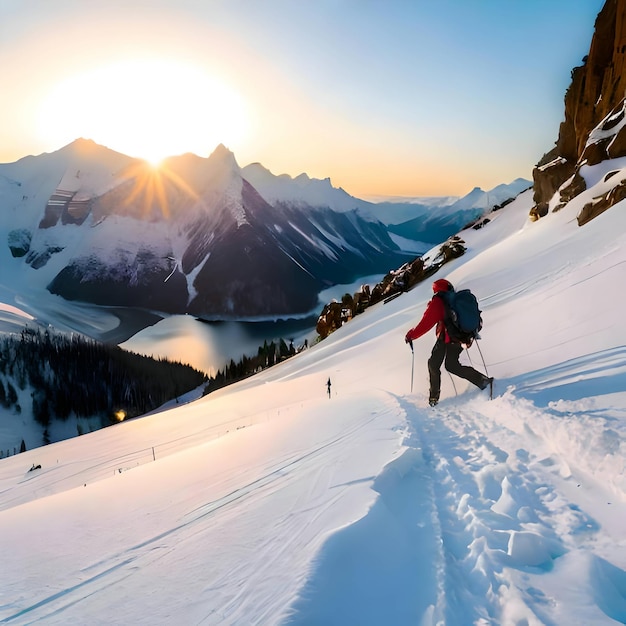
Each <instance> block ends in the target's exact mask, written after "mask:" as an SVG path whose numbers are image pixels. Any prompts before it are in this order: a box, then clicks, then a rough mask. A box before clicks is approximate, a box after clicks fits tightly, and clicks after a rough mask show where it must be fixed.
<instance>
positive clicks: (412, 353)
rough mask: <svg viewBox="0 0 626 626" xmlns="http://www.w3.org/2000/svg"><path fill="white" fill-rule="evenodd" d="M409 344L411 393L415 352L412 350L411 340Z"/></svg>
mask: <svg viewBox="0 0 626 626" xmlns="http://www.w3.org/2000/svg"><path fill="white" fill-rule="evenodd" d="M409 346H411V393H413V372H414V370H415V352H413V342H412V341H409Z"/></svg>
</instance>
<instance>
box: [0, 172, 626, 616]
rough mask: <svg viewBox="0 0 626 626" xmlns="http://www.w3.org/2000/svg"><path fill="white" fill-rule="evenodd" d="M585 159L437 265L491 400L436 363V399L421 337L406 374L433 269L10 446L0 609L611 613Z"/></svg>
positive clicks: (607, 224)
mask: <svg viewBox="0 0 626 626" xmlns="http://www.w3.org/2000/svg"><path fill="white" fill-rule="evenodd" d="M618 165H619V167H618ZM609 166H612V167H613V169H619V168H622V164H615V163H614V164H609ZM603 167H604V166H603ZM619 173H621V174H622V175H624V174H626V170H624V169H619ZM585 175H586V179H587V187H588V189H587V191H585V192H583V194H581V196H579V197H577V198H576V199H575V200H574V201H572V202H570V204H569V205H568V206H567V207H566V208H564V209H562V210H561V211H559V212H558V213H550V214H549V215H548V216H546V218H544V219H543V220H541V221H539V222H536V223H531V222H530V221H529V219H528V211H529V208H530V207H531V206H532V198H531V194H532V192H527V193H525V194H523V195H522V196H520V197H519V198H518V199H517V200H516V201H515V202H514V203H512V204H511V205H509V206H507V207H506V208H504V209H503V210H501V211H498V212H496V213H494V214H493V216H492V220H491V222H490V223H489V224H488V225H487V226H486V227H484V228H482V229H481V230H477V231H473V230H470V231H468V232H467V233H464V239H465V240H466V244H467V247H468V251H467V253H466V254H465V255H464V256H463V257H461V258H459V259H456V260H454V261H452V262H451V263H450V264H448V265H446V266H444V268H443V270H442V271H441V272H440V274H438V275H436V276H434V278H439V277H443V276H444V275H445V277H446V278H448V279H449V280H451V281H452V282H453V283H454V284H455V285H456V286H457V287H469V288H471V289H472V290H473V291H474V292H475V293H476V294H477V296H478V297H479V299H480V302H481V305H482V309H483V317H484V322H485V324H484V329H483V332H482V335H483V338H482V341H481V342H480V344H479V345H480V350H481V353H482V357H481V353H479V352H478V350H477V348H476V347H472V348H471V349H470V351H469V353H468V354H465V355H464V357H463V358H464V359H465V360H468V359H471V361H472V362H473V364H474V366H476V367H481V368H482V366H483V357H484V361H485V365H486V367H487V370H488V372H489V374H490V375H493V376H495V377H496V397H495V399H494V400H493V401H488V400H487V399H486V398H485V396H484V393H483V392H480V391H477V390H475V389H467V388H466V384H465V383H464V382H463V381H459V380H458V379H457V380H455V381H454V384H455V385H456V387H454V386H453V381H452V379H451V378H450V377H447V376H445V375H444V377H443V393H442V401H441V403H440V404H439V405H438V406H437V407H435V408H432V409H431V408H429V407H428V406H427V405H426V401H425V393H426V389H427V373H426V360H427V358H428V355H429V354H430V349H431V346H432V343H433V340H434V339H433V337H432V336H426V337H424V338H422V339H420V340H418V341H416V342H415V344H414V345H415V357H414V361H413V364H414V367H415V373H414V393H410V388H411V371H412V357H411V352H410V351H409V349H408V348H407V346H406V345H405V344H404V340H403V338H404V334H405V333H406V331H407V329H408V328H409V327H411V326H413V325H414V324H415V323H416V322H417V320H418V319H419V317H420V315H421V313H422V310H423V308H424V306H425V304H426V302H427V301H428V299H429V297H430V284H423V285H420V286H418V287H416V288H415V289H414V290H412V291H410V292H408V293H407V294H405V295H403V296H402V297H400V298H398V299H396V300H394V301H393V302H390V303H389V304H387V305H382V304H380V305H377V306H376V307H373V308H372V309H370V310H368V311H367V312H365V313H364V314H362V315H360V316H358V317H356V318H355V319H354V320H352V321H351V322H350V323H348V324H347V325H345V326H344V327H343V328H341V329H340V330H339V331H337V332H335V333H334V334H333V335H331V336H330V337H329V338H328V339H326V340H325V341H323V342H321V343H320V344H318V345H316V346H314V347H312V348H311V349H309V350H307V351H305V352H303V353H301V354H300V355H298V356H296V357H294V358H292V359H290V360H288V361H286V362H285V363H283V364H281V365H278V366H276V367H274V368H271V369H269V370H266V371H265V372H263V373H261V374H259V375H257V376H255V377H253V378H250V379H248V380H246V381H245V382H243V383H239V384H237V385H234V386H231V387H228V388H226V389H223V390H221V391H219V392H216V393H214V394H211V395H210V396H208V397H206V398H204V399H202V400H198V401H196V402H193V403H190V404H188V405H186V406H183V407H177V408H172V409H171V410H169V411H165V412H163V413H160V414H157V415H153V416H150V417H145V418H142V419H137V420H134V421H132V422H129V423H124V424H120V425H118V426H114V427H111V428H109V429H106V430H104V431H99V432H96V433H92V434H90V435H85V436H83V437H80V438H77V439H74V440H70V441H66V442H62V443H59V444H55V445H51V446H47V447H45V448H41V449H38V450H35V451H31V452H26V453H24V454H21V455H17V456H15V457H11V458H9V459H4V460H2V461H0V509H1V511H0V537H1V538H2V539H1V541H2V542H3V545H4V547H5V549H4V550H3V568H2V574H0V579H1V583H2V584H0V620H1V621H4V622H7V623H12V624H25V623H34V622H36V621H40V622H44V623H46V624H67V623H107V624H128V623H133V624H154V623H171V622H172V621H174V620H175V621H176V622H177V623H189V624H200V623H202V624H292V625H295V624H325V625H326V624H329V625H332V624H337V625H339V624H341V625H345V624H360V625H372V626H373V625H377V626H378V625H380V624H394V625H400V626H404V625H408V624H422V625H426V624H428V625H435V624H444V623H445V624H448V625H454V626H465V625H467V624H506V625H512V624H514V625H516V626H520V625H521V624H527V625H537V624H546V625H554V624H568V625H581V626H582V625H589V624H594V625H602V624H607V625H608V624H615V623H624V622H625V621H626V468H625V461H624V459H625V458H626V456H625V455H626V439H625V436H626V391H625V389H626V329H625V326H624V324H623V321H622V314H623V309H624V305H625V304H626V302H625V299H626V296H624V295H623V293H622V290H620V288H619V285H622V284H623V282H624V268H625V267H626V211H625V210H624V202H622V203H620V204H619V205H617V206H615V207H613V208H612V209H610V210H609V211H607V212H605V213H603V214H602V215H600V216H599V217H597V218H596V219H594V220H593V221H592V222H590V223H589V224H587V225H585V226H584V227H582V228H579V227H578V226H577V223H576V214H577V212H578V211H579V210H580V209H581V208H582V206H583V204H584V203H585V202H587V201H589V200H590V199H591V198H593V197H594V196H595V195H598V194H599V193H600V191H601V190H602V189H601V188H604V186H606V185H610V184H617V183H611V181H612V180H613V181H614V180H617V179H621V176H613V177H612V178H610V179H609V180H608V181H604V177H603V175H602V172H601V171H599V169H598V168H597V167H596V168H588V169H586V170H585ZM154 339H155V344H156V343H158V341H159V339H162V338H159V337H157V336H155V338H154ZM168 339H169V338H168ZM329 377H330V380H331V383H332V387H331V389H332V396H331V398H330V399H329V398H328V396H327V395H326V382H327V379H328V378H329ZM33 464H37V465H38V464H40V465H41V469H37V470H33V471H31V472H29V471H28V469H29V468H30V467H31V466H32V465H33Z"/></svg>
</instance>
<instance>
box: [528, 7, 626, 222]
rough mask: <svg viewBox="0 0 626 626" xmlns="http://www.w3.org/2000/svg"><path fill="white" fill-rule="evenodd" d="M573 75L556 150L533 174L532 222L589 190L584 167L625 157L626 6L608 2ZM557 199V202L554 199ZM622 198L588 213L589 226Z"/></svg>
mask: <svg viewBox="0 0 626 626" xmlns="http://www.w3.org/2000/svg"><path fill="white" fill-rule="evenodd" d="M583 61H584V64H583V65H582V66H580V67H576V68H574V69H573V70H572V83H571V85H570V87H569V88H568V90H567V92H566V94H565V119H564V121H563V122H562V123H561V127H560V129H559V136H558V139H557V142H556V145H555V147H554V148H553V149H552V150H551V151H550V152H548V153H547V154H546V155H545V156H544V157H543V158H542V160H541V161H540V162H539V163H538V165H537V167H536V168H535V170H534V172H533V181H534V202H535V206H534V207H533V209H532V210H531V217H533V218H535V219H538V218H540V217H543V216H544V215H546V213H547V212H548V211H549V210H550V209H551V208H552V210H558V209H559V208H562V207H563V206H564V205H565V204H566V203H567V202H569V201H570V200H571V199H572V198H574V197H575V196H577V195H578V194H580V193H581V192H582V191H584V190H585V188H586V184H585V180H584V176H583V175H582V174H581V167H584V166H585V165H596V164H598V163H600V162H602V161H605V160H608V159H616V158H619V157H622V156H626V124H624V117H625V102H624V97H625V95H626V93H625V90H626V0H607V1H606V3H605V4H604V7H603V8H602V10H601V11H600V13H599V14H598V17H597V18H596V23H595V30H594V34H593V38H592V41H591V46H590V49H589V54H588V55H587V56H586V57H585V59H584V60H583ZM555 196H556V197H555ZM621 196H622V194H619V193H617V194H616V193H613V194H612V197H611V198H603V199H601V200H602V201H598V202H595V203H594V204H593V207H585V209H584V210H583V211H582V212H581V213H580V214H579V216H578V222H579V224H581V225H582V224H584V223H585V222H587V221H588V220H589V219H592V218H593V217H595V216H596V215H598V214H599V213H600V212H602V211H603V210H606V209H607V208H609V206H612V204H611V202H612V203H615V202H616V201H619V199H621Z"/></svg>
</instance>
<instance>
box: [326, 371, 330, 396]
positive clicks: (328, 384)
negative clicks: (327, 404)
mask: <svg viewBox="0 0 626 626" xmlns="http://www.w3.org/2000/svg"><path fill="white" fill-rule="evenodd" d="M326 387H328V399H329V400H330V376H329V377H328V382H327V383H326Z"/></svg>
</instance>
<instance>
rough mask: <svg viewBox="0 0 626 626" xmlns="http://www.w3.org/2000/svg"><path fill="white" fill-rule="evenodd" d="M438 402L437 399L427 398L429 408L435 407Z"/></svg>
mask: <svg viewBox="0 0 626 626" xmlns="http://www.w3.org/2000/svg"><path fill="white" fill-rule="evenodd" d="M437 402H439V398H428V404H429V405H430V406H435V405H436V404H437Z"/></svg>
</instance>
